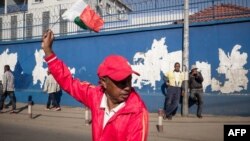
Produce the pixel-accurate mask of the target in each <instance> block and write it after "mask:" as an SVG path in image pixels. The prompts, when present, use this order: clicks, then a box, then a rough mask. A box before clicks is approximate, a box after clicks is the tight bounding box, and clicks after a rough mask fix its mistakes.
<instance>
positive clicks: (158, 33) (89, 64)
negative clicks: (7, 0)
mask: <svg viewBox="0 0 250 141" xmlns="http://www.w3.org/2000/svg"><path fill="white" fill-rule="evenodd" d="M249 27H250V20H249V19H245V20H242V21H237V22H233V21H229V22H222V23H218V22H217V23H206V24H205V23H204V24H199V25H192V26H191V27H190V64H193V63H195V61H197V60H199V61H204V62H208V63H209V64H211V71H212V72H211V76H212V77H216V78H218V76H219V75H218V73H217V71H216V68H217V67H218V66H219V60H218V48H222V49H223V50H224V51H225V52H226V53H227V52H231V50H232V47H233V46H234V45H235V44H240V45H241V46H242V48H241V50H240V51H241V52H246V53H247V54H249V53H250V36H249V35H250V28H249ZM182 32H183V31H182V26H181V25H171V26H161V27H157V28H156V27H155V28H143V29H137V30H125V31H121V32H120V31H119V32H118V31H116V32H105V33H99V34H95V33H93V34H88V35H81V36H70V37H64V38H60V37H56V40H55V41H54V46H53V48H54V51H55V52H56V54H57V55H58V57H59V58H61V59H62V60H63V61H64V62H65V63H66V64H67V65H68V66H69V67H70V68H72V67H74V68H76V72H75V75H74V76H75V77H76V78H79V79H81V80H88V81H90V82H91V83H93V84H97V82H98V78H97V75H96V70H97V67H98V65H99V64H100V63H101V61H102V60H103V59H104V58H105V57H106V56H107V55H109V54H120V55H123V56H125V57H126V58H128V60H129V62H130V63H132V62H133V60H132V59H133V57H134V55H135V53H136V52H147V51H148V50H149V49H150V48H151V45H152V42H153V40H154V39H156V40H160V39H161V38H163V37H165V38H166V42H167V46H168V52H173V51H179V50H182ZM40 44H41V42H40V41H38V40H36V41H35V40H34V41H28V42H26V41H19V42H9V43H1V42H0V54H2V53H3V52H4V51H5V50H6V49H7V48H8V49H9V51H10V52H9V53H17V54H18V62H17V64H16V67H15V70H14V74H15V78H16V95H17V100H18V101H20V102H27V99H28V96H29V95H31V96H32V97H33V100H34V102H35V103H40V104H45V103H46V100H47V95H45V94H43V93H42V90H41V88H40V83H38V84H36V85H33V77H32V71H33V69H34V67H35V65H36V62H35V56H34V53H35V51H36V50H40ZM0 61H2V60H0ZM3 61H4V60H3ZM249 61H250V60H249V57H248V58H247V62H249ZM46 67H47V66H46V64H45V63H44V68H46ZM244 68H246V69H247V70H249V68H250V64H249V63H247V64H246V65H245V66H244ZM149 75H150V74H149ZM161 75H162V74H161ZM247 77H248V79H249V78H250V74H249V73H248V74H247ZM218 79H220V80H221V79H225V78H223V77H219V78H218ZM162 83H163V80H161V81H159V82H157V83H156V90H153V89H152V87H150V86H144V87H143V88H142V89H137V90H138V91H139V93H140V94H141V96H142V98H143V99H144V100H145V102H146V104H147V106H148V108H149V110H150V111H154V112H155V111H157V109H158V108H162V106H163V101H164V97H163V95H162V94H161V91H160V87H161V84H162ZM249 86H250V85H249V83H248V88H249ZM206 93H212V95H205V113H208V114H225V115H248V116H249V115H250V110H249V109H250V108H249V104H248V103H250V96H249V95H248V94H249V93H250V91H249V89H247V90H243V91H241V92H239V93H241V94H243V93H244V94H247V95H244V96H242V95H239V96H229V97H228V95H217V92H215V93H214V92H211V87H210V86H209V87H208V88H207V89H206ZM218 97H219V98H218ZM224 97H226V100H225V99H224ZM235 97H237V98H238V99H237V98H235ZM221 98H222V99H223V100H224V105H223V106H219V105H221V104H222V103H223V100H222V99H221ZM241 98H242V100H240V99H241ZM235 102H237V103H238V102H239V103H241V102H243V103H241V104H239V105H240V107H239V108H241V110H234V111H235V112H232V110H228V111H227V107H228V108H230V105H231V104H234V103H235ZM225 103H226V104H225ZM61 104H62V105H70V106H81V104H79V103H78V102H76V101H75V100H73V99H72V98H71V97H70V96H68V95H67V94H65V93H63V95H62V101H61ZM215 104H218V107H214V108H212V107H213V106H214V105H215ZM225 105H228V106H226V107H225ZM246 106H247V107H246ZM206 107H207V108H206ZM222 111H223V112H222Z"/></svg>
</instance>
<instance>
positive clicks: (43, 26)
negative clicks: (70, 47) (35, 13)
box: [42, 11, 50, 33]
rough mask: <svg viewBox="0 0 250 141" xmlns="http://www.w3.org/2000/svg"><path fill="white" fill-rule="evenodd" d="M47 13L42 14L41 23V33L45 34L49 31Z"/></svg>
mask: <svg viewBox="0 0 250 141" xmlns="http://www.w3.org/2000/svg"><path fill="white" fill-rule="evenodd" d="M49 14H50V13H49V11H46V12H43V23H42V32H43V33H45V32H46V31H47V30H48V29H49V21H50V16H49Z"/></svg>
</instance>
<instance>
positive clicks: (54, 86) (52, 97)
mask: <svg viewBox="0 0 250 141" xmlns="http://www.w3.org/2000/svg"><path fill="white" fill-rule="evenodd" d="M47 74H48V76H47V78H46V80H45V83H44V88H43V91H44V92H47V93H48V94H49V96H48V100H47V104H46V108H45V110H50V109H52V108H51V107H50V104H52V107H53V108H55V111H60V110H61V108H60V106H59V104H58V100H57V97H58V96H57V95H59V92H60V91H61V89H60V86H59V84H58V83H57V82H56V80H55V79H54V77H53V76H52V75H51V74H50V71H49V70H48V71H47Z"/></svg>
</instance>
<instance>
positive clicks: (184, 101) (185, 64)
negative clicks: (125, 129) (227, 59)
mask: <svg viewBox="0 0 250 141" xmlns="http://www.w3.org/2000/svg"><path fill="white" fill-rule="evenodd" d="M182 58H183V59H182V69H183V72H184V78H185V80H184V93H183V99H182V116H187V115H188V72H189V0H184V30H183V52H182Z"/></svg>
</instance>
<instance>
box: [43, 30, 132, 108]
mask: <svg viewBox="0 0 250 141" xmlns="http://www.w3.org/2000/svg"><path fill="white" fill-rule="evenodd" d="M53 41H54V35H53V32H52V31H51V30H48V31H47V32H46V33H45V34H44V35H43V37H42V49H43V51H44V53H45V57H48V56H50V55H52V54H53V49H52V44H53ZM99 79H100V83H101V85H102V87H103V88H104V93H105V94H106V96H107V105H108V107H109V110H111V109H113V108H115V107H116V106H118V105H119V104H120V103H122V102H124V101H126V100H127V99H128V97H129V95H130V92H131V89H132V85H131V80H132V76H131V75H129V76H128V77H126V78H125V79H123V80H121V81H115V80H112V79H111V78H109V77H107V76H106V77H101V78H99Z"/></svg>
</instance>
